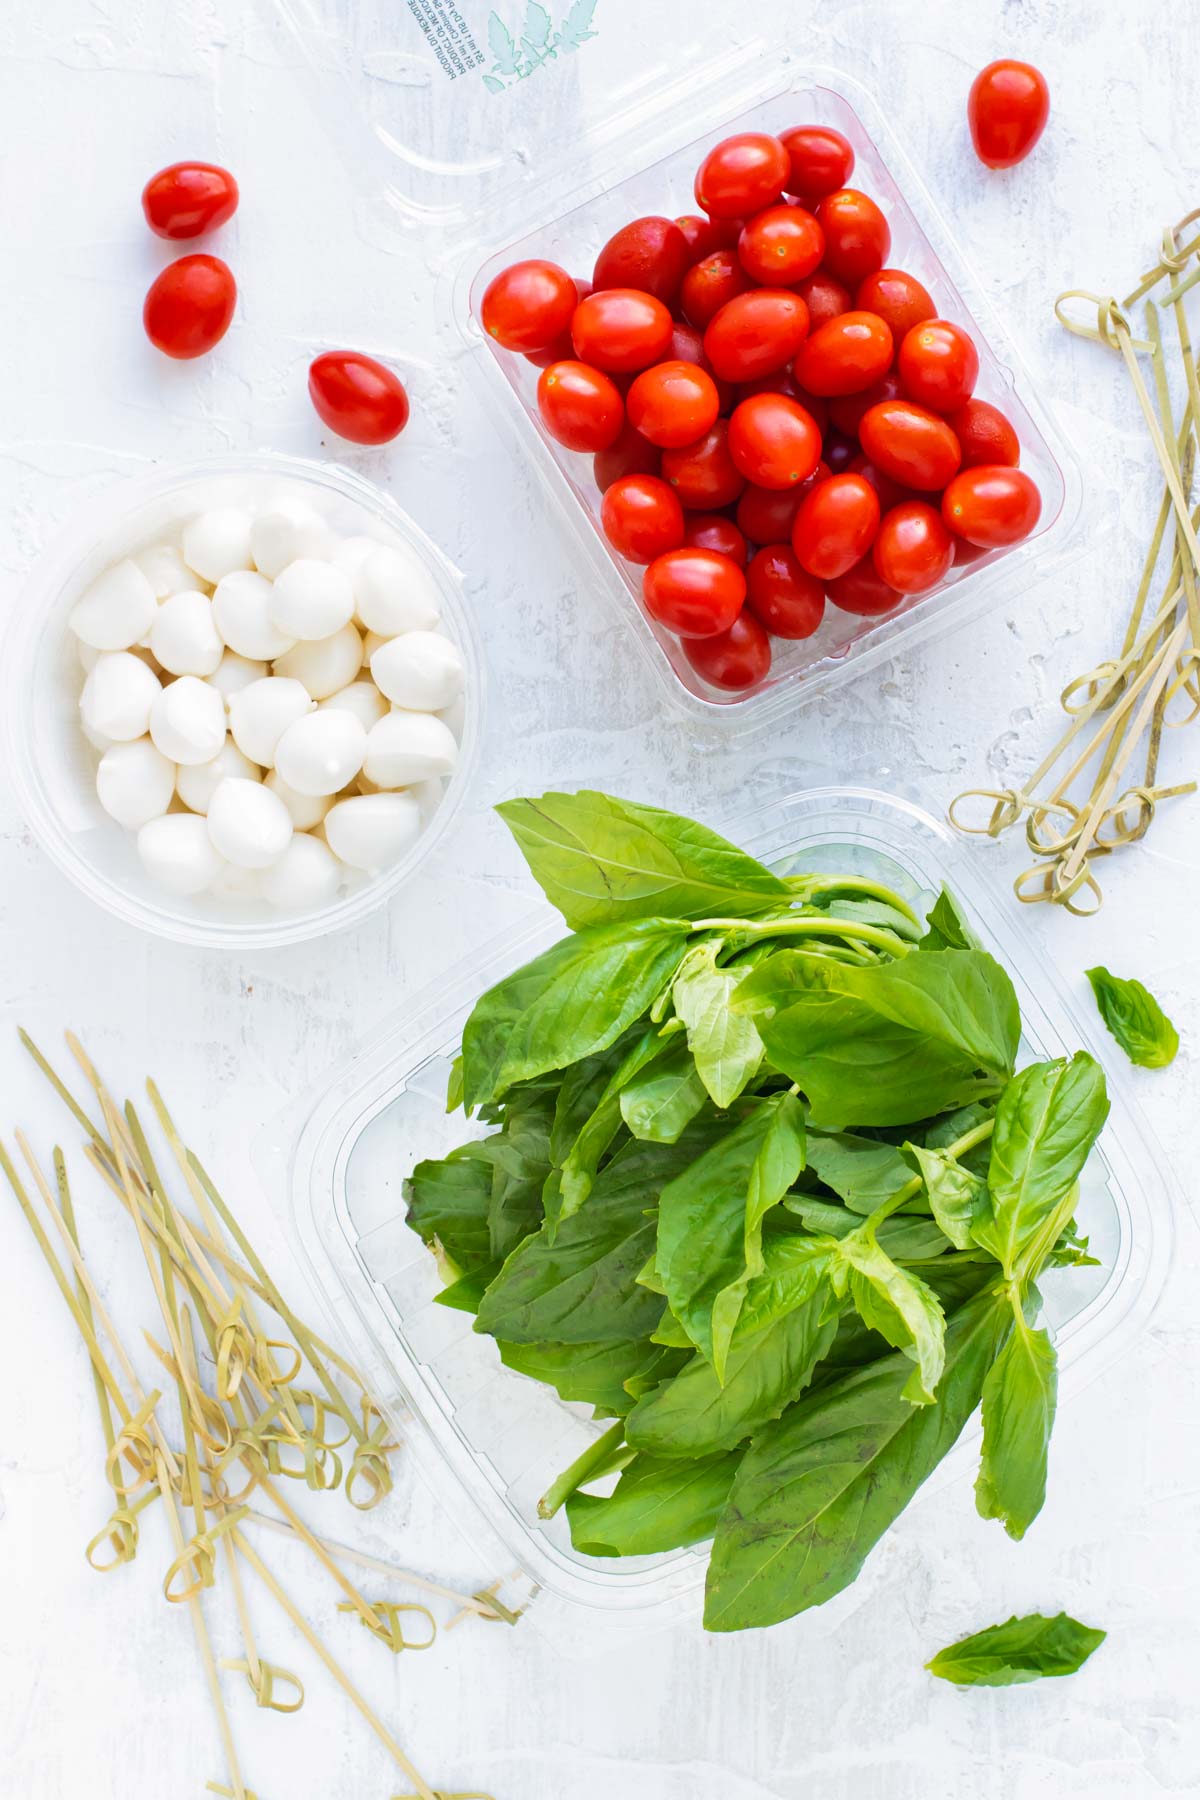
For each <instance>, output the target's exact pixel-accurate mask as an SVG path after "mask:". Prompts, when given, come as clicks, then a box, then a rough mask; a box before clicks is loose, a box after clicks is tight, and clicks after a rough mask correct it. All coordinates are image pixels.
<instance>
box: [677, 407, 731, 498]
mask: <svg viewBox="0 0 1200 1800" xmlns="http://www.w3.org/2000/svg"><path fill="white" fill-rule="evenodd" d="M662 473H663V480H664V481H669V482H670V484H671V486H672V487H673V488H674V489H675V492H676V493H677V494H678V495H679V498H680V500H681V501H682V502H683V504H684V506H686V507H688V508H690V509H691V510H692V511H693V512H715V511H716V510H717V508H718V507H721V506H732V505H733V503H734V501H735V500H736V499H737V497H738V495H739V494H740V493H741V491H742V489H743V488H744V487H745V485H746V478H745V476H744V475H743V474H742V472H741V470H740V469H739V468H738V466H737V464H736V463H735V462H734V460H733V458H732V456H731V455H730V454H729V425H728V422H727V421H726V420H725V419H718V420H717V422H716V424H715V425H713V426H711V427H710V429H709V430H708V431H706V432H705V434H704V436H703V437H702V438H697V440H696V442H695V443H694V444H684V445H682V446H681V448H680V449H678V450H664V451H663V459H662Z"/></svg>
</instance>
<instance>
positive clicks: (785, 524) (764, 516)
mask: <svg viewBox="0 0 1200 1800" xmlns="http://www.w3.org/2000/svg"><path fill="white" fill-rule="evenodd" d="M817 467H818V468H820V467H821V464H820V463H818V464H817ZM805 492H807V484H806V483H804V484H802V485H801V487H799V488H763V487H748V488H746V489H745V490H744V492H743V494H742V497H741V499H740V500H739V501H738V504H737V522H738V525H739V527H740V528H741V530H742V531H744V532H745V534H746V536H747V537H748V538H749V540H750V542H751V543H752V544H790V543H791V541H792V520H793V519H794V518H795V516H796V513H797V512H798V510H799V507H800V502H801V500H802V499H803V498H804V494H805Z"/></svg>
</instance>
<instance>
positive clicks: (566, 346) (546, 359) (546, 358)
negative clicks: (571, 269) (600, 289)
mask: <svg viewBox="0 0 1200 1800" xmlns="http://www.w3.org/2000/svg"><path fill="white" fill-rule="evenodd" d="M572 279H573V280H574V283H575V296H576V300H577V301H579V300H586V299H587V297H588V295H589V294H590V293H591V291H592V284H591V282H590V281H584V280H582V279H581V278H580V277H579V276H578V275H576V276H573V277H572ZM571 316H572V318H573V317H574V314H573V313H572V315H571ZM574 355H575V346H574V344H573V343H572V342H571V327H570V323H569V322H568V325H567V329H566V330H565V331H560V332H559V334H558V336H557V337H556V338H555V340H554V342H553V343H552V344H548V345H547V346H546V348H545V349H544V350H526V351H525V352H524V356H525V361H526V362H531V363H532V364H533V366H534V368H535V369H548V368H549V367H550V364H551V363H552V362H570V361H571V359H572V357H573V356H574Z"/></svg>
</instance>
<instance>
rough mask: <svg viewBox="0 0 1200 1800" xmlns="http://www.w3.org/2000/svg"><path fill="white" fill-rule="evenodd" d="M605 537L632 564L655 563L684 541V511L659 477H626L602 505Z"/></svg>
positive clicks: (601, 516)
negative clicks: (658, 558) (659, 557)
mask: <svg viewBox="0 0 1200 1800" xmlns="http://www.w3.org/2000/svg"><path fill="white" fill-rule="evenodd" d="M600 523H601V524H602V525H603V527H604V535H605V537H606V538H607V539H608V541H609V543H610V544H611V545H612V547H613V549H614V550H615V551H617V553H618V555H620V556H626V557H628V558H629V561H630V562H636V563H652V562H653V561H654V559H655V557H656V556H662V555H663V554H664V553H665V552H666V551H668V550H678V548H679V546H680V545H681V544H682V542H683V508H682V506H680V504H679V497H678V495H677V494H676V492H675V490H674V488H671V487H668V486H667V484H666V482H665V481H660V480H659V478H658V476H657V475H622V477H621V479H620V480H619V481H614V482H613V484H612V486H611V487H610V488H609V490H608V492H607V493H606V494H605V496H604V499H603V501H602V502H601V505H600Z"/></svg>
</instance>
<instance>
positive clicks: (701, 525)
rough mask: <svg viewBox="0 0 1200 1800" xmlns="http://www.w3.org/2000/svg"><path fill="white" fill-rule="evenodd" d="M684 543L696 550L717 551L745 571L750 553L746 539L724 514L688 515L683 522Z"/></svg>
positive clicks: (701, 513) (700, 513) (699, 513)
mask: <svg viewBox="0 0 1200 1800" xmlns="http://www.w3.org/2000/svg"><path fill="white" fill-rule="evenodd" d="M683 541H684V543H685V544H690V545H691V547H692V548H693V549H694V550H715V551H716V552H717V554H718V555H719V556H727V557H728V558H729V560H730V562H735V563H736V564H737V566H738V568H739V569H744V568H745V566H746V559H747V557H748V556H749V554H750V552H749V549H748V547H747V544H746V540H745V537H744V536H743V535H742V533H741V532H740V531H739V530H738V528H737V526H736V525H735V524H734V522H733V520H732V519H727V518H726V517H725V514H724V513H715V512H697V513H688V514H687V516H686V518H685V519H684V522H683Z"/></svg>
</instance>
